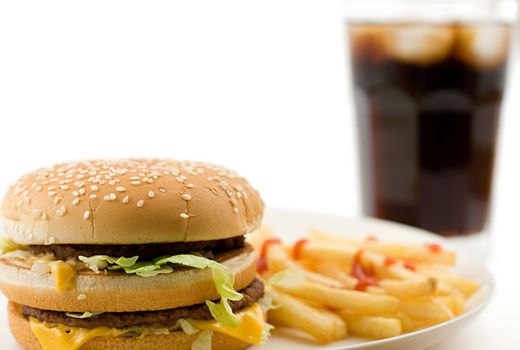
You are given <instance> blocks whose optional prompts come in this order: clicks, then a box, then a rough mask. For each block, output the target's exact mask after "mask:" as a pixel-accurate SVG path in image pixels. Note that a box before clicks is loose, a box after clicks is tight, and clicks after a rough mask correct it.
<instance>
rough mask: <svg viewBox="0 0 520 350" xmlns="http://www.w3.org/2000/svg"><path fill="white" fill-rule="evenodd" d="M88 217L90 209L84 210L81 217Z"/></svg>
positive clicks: (86, 218)
mask: <svg viewBox="0 0 520 350" xmlns="http://www.w3.org/2000/svg"><path fill="white" fill-rule="evenodd" d="M89 217H90V210H86V211H85V212H84V213H83V219H85V220H88V218H89Z"/></svg>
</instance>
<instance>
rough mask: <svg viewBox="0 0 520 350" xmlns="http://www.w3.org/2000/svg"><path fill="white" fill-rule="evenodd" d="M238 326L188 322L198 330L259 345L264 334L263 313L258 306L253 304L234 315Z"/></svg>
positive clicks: (212, 322) (213, 322)
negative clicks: (209, 331) (221, 334)
mask: <svg viewBox="0 0 520 350" xmlns="http://www.w3.org/2000/svg"><path fill="white" fill-rule="evenodd" d="M236 316H237V317H238V320H239V324H238V327H236V328H232V327H228V326H224V325H222V324H220V323H217V322H216V321H200V320H190V322H191V324H193V325H194V326H195V327H197V328H199V329H204V330H212V331H214V332H218V333H223V334H225V335H228V336H230V337H233V338H236V339H239V340H242V341H244V342H246V343H249V344H255V345H258V344H261V343H262V335H263V332H264V325H265V324H264V323H265V322H264V312H263V311H262V308H261V307H260V305H258V304H255V305H254V306H251V307H249V308H247V309H244V310H242V311H240V312H237V313H236Z"/></svg>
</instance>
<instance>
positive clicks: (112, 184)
mask: <svg viewBox="0 0 520 350" xmlns="http://www.w3.org/2000/svg"><path fill="white" fill-rule="evenodd" d="M108 184H109V185H110V186H114V185H115V184H116V182H115V181H114V180H110V181H108Z"/></svg>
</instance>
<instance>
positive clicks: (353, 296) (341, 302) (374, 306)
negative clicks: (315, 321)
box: [274, 278, 399, 315]
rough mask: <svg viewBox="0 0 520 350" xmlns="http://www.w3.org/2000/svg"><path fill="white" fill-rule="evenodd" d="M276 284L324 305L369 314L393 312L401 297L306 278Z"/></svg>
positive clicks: (284, 280)
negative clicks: (334, 286) (366, 291)
mask: <svg viewBox="0 0 520 350" xmlns="http://www.w3.org/2000/svg"><path fill="white" fill-rule="evenodd" d="M274 286H275V287H276V288H278V289H280V290H282V291H284V292H286V293H288V294H291V295H293V296H296V297H299V298H303V299H308V300H311V301H314V302H317V303H320V304H321V305H323V306H328V307H332V308H335V309H347V310H351V311H353V312H358V313H363V314H369V315H380V314H386V315H387V314H393V313H395V312H397V310H398V306H399V299H397V298H395V297H392V296H388V295H378V294H371V293H365V292H358V291H354V290H344V289H339V288H331V287H327V286H324V285H321V284H318V283H314V282H312V281H308V280H305V279H296V278H295V279H282V280H279V281H276V282H275V283H274Z"/></svg>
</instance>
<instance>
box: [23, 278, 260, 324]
mask: <svg viewBox="0 0 520 350" xmlns="http://www.w3.org/2000/svg"><path fill="white" fill-rule="evenodd" d="M240 293H241V294H242V295H243V296H244V297H243V298H242V299H241V300H238V301H229V304H230V306H231V309H233V311H238V310H241V309H243V308H246V307H248V306H251V305H253V304H254V303H255V302H256V301H258V299H260V298H261V297H262V296H263V294H264V284H263V283H262V281H260V280H259V279H255V280H254V281H253V282H252V283H251V284H250V285H249V286H248V287H247V288H245V289H243V290H241V291H240ZM23 314H24V316H25V317H34V318H36V319H38V320H40V321H47V322H50V323H59V324H63V325H67V326H70V327H81V328H89V329H92V328H95V327H103V326H105V327H110V328H119V329H121V328H129V327H134V326H153V325H159V326H161V327H172V326H174V325H175V323H176V322H177V320H179V319H181V318H190V319H194V320H211V319H212V316H211V313H210V312H209V309H208V307H207V306H206V304H198V305H193V306H187V307H181V308H177V309H169V310H159V311H138V312H105V313H102V314H100V315H97V316H92V317H89V318H73V317H69V316H67V315H65V313H64V312H60V311H48V310H40V309H35V308H32V307H29V306H24V307H23Z"/></svg>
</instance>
